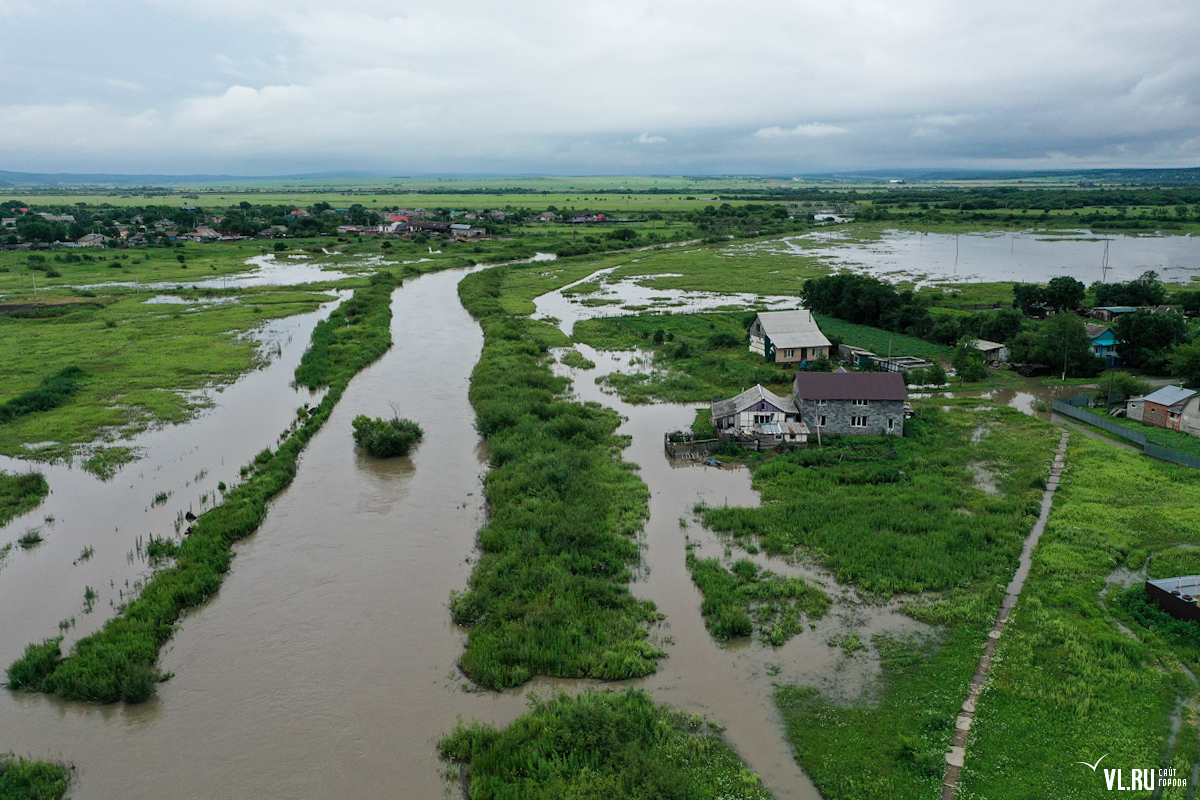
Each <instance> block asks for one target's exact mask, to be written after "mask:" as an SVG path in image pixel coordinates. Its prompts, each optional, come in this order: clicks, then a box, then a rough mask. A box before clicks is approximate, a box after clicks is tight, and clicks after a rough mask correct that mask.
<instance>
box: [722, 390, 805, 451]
mask: <svg viewBox="0 0 1200 800" xmlns="http://www.w3.org/2000/svg"><path fill="white" fill-rule="evenodd" d="M712 424H713V427H714V428H716V429H717V434H718V435H719V436H721V437H722V438H725V437H727V436H735V437H739V438H755V439H757V440H758V442H759V444H760V445H762V444H767V445H769V446H774V445H776V444H779V443H783V442H788V443H794V444H803V443H805V442H807V441H808V428H807V427H806V426H805V425H804V424H803V423H801V422H800V419H799V416H798V415H797V414H796V405H795V403H794V402H793V401H792V399H791V398H790V397H780V396H779V395H777V394H775V393H774V392H772V391H771V390H769V389H764V388H763V387H762V386H761V385H757V384H756V385H755V386H754V387H752V388H750V389H747V390H746V391H744V392H742V393H741V394H739V395H738V396H737V397H730V398H726V399H724V400H713V401H712Z"/></svg>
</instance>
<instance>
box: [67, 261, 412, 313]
mask: <svg viewBox="0 0 1200 800" xmlns="http://www.w3.org/2000/svg"><path fill="white" fill-rule="evenodd" d="M379 260H380V257H379V256H373V257H370V256H368V257H366V258H364V259H360V261H359V265H360V266H369V265H372V264H376V263H378V262H379ZM422 260H427V259H422ZM246 265H247V266H250V267H253V268H254V269H253V270H252V271H250V272H240V273H237V274H235V275H223V276H220V277H216V278H205V279H204V280H198V281H154V282H151V283H141V282H140V281H106V282H104V283H90V284H85V285H80V286H72V287H71V288H73V289H104V288H110V287H124V288H127V289H135V288H136V289H146V290H150V291H163V290H170V289H178V288H182V287H186V288H189V289H244V288H247V287H251V286H298V285H301V284H307V283H322V282H324V281H339V280H342V279H343V278H348V277H350V275H349V274H348V273H345V272H341V271H339V270H336V269H331V268H329V267H323V266H322V265H321V264H319V263H315V262H313V261H311V260H310V259H309V258H308V257H307V256H292V257H291V258H276V257H275V254H274V253H266V254H264V255H261V256H253V257H251V258H248V259H246ZM158 302H170V301H167V300H160V301H158Z"/></svg>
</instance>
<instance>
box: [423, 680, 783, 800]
mask: <svg viewBox="0 0 1200 800" xmlns="http://www.w3.org/2000/svg"><path fill="white" fill-rule="evenodd" d="M439 748H440V750H441V753H442V755H443V757H445V758H448V759H450V760H451V761H453V762H455V763H458V764H460V765H461V766H462V774H463V778H464V789H465V791H464V792H463V796H464V797H469V798H471V800H501V798H513V800H516V798H521V800H560V798H579V800H583V798H596V800H599V799H600V798H627V799H628V800H661V799H663V798H679V799H680V800H682V799H683V798H688V800H718V799H722V800H735V799H743V798H744V800H769V798H770V797H771V794H770V793H769V792H768V791H767V790H766V788H765V787H764V786H763V785H762V782H761V781H760V780H759V778H758V776H756V775H754V774H753V773H751V772H750V771H749V770H747V769H746V767H745V766H744V765H743V764H742V762H741V761H740V760H739V759H738V757H737V754H736V753H734V751H733V749H732V748H731V747H730V746H729V745H728V744H726V743H725V741H724V739H723V738H722V737H721V734H720V729H719V728H717V727H715V726H713V725H711V724H710V723H706V722H705V721H704V720H703V719H702V718H701V717H699V716H688V715H687V714H683V713H681V712H678V711H673V710H671V709H670V708H669V707H667V706H665V705H656V704H655V703H654V701H653V700H652V699H651V697H650V695H649V694H647V693H646V692H644V691H640V690H636V689H629V690H627V691H625V692H621V693H616V692H598V691H588V692H584V693H583V694H581V695H578V696H576V697H569V696H567V695H566V694H559V695H556V696H554V697H552V698H550V699H548V700H539V699H536V698H535V699H534V700H533V701H532V703H531V704H530V710H529V711H528V712H527V713H526V714H524V715H523V716H521V717H519V718H518V719H517V720H516V721H514V722H513V723H512V724H511V725H509V726H508V727H507V728H505V729H504V730H502V731H498V730H496V729H495V728H492V727H491V726H489V725H484V724H481V723H476V724H473V725H465V724H462V723H460V724H459V726H458V727H457V728H456V729H455V730H454V731H453V732H452V733H451V734H450V735H449V736H447V737H446V738H445V739H443V740H442V741H441V743H440V744H439Z"/></svg>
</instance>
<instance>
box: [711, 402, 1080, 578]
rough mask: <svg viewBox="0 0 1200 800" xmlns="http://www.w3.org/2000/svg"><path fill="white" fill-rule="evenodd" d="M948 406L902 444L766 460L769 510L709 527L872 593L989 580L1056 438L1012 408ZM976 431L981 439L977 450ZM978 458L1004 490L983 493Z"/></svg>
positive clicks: (871, 441) (932, 410) (730, 512)
mask: <svg viewBox="0 0 1200 800" xmlns="http://www.w3.org/2000/svg"><path fill="white" fill-rule="evenodd" d="M945 403H946V404H950V406H951V410H950V411H948V412H943V411H941V410H940V408H939V407H938V406H934V405H930V404H925V405H923V407H922V408H921V409H920V411H919V413H918V415H917V416H916V417H914V418H912V419H910V420H907V421H906V422H905V426H904V427H905V436H904V437H903V438H898V437H886V438H885V437H853V436H851V437H834V436H829V437H825V446H824V447H822V448H817V447H810V448H809V449H806V450H796V451H793V452H791V453H789V454H787V455H783V456H779V457H777V458H773V459H769V460H767V461H763V462H760V463H759V464H758V465H757V466H756V467H755V468H754V486H755V487H756V488H758V489H759V490H761V491H762V496H763V505H762V507H761V508H753V509H751V508H737V507H727V508H707V509H705V511H704V520H705V523H706V524H708V525H710V526H712V527H714V528H716V529H717V530H721V531H728V532H730V533H732V534H733V535H734V536H735V537H738V538H741V537H746V536H753V537H756V538H757V541H758V543H759V546H761V547H762V548H763V549H765V550H766V551H767V552H768V553H774V554H786V553H791V552H793V551H794V550H796V549H797V548H799V549H800V550H801V551H802V552H806V553H810V554H812V555H814V556H816V557H817V558H818V560H819V561H820V563H821V564H823V565H824V566H825V567H827V568H828V569H830V570H832V571H833V572H834V574H835V576H836V578H837V580H838V581H839V582H841V583H848V584H852V585H854V586H855V587H857V588H858V589H859V590H860V591H866V592H869V593H871V594H876V595H883V596H887V595H891V594H893V593H897V592H925V591H944V590H949V589H953V588H956V587H957V588H965V587H969V586H974V585H976V584H978V583H980V582H982V583H984V584H990V583H991V582H992V581H994V580H995V579H996V576H997V575H1002V574H1010V573H1011V572H1012V571H1013V570H1014V569H1015V568H1016V559H1017V555H1018V553H1019V551H1020V547H1021V542H1022V540H1023V539H1024V536H1025V534H1026V533H1027V532H1028V530H1029V527H1030V526H1031V525H1032V522H1033V519H1034V518H1035V517H1036V516H1037V504H1038V501H1039V499H1040V492H1041V489H1040V488H1039V487H1040V484H1039V481H1040V480H1042V479H1044V478H1045V476H1046V475H1047V474H1048V469H1049V466H1048V464H1049V458H1050V454H1051V452H1052V449H1053V447H1052V446H1053V444H1054V442H1055V441H1056V439H1057V437H1056V436H1055V435H1054V432H1053V430H1052V429H1051V428H1050V426H1049V425H1047V424H1046V423H1043V422H1041V421H1040V420H1037V419H1034V418H1032V417H1026V416H1024V415H1023V414H1021V413H1020V412H1018V411H1016V410H1014V409H1010V408H996V407H991V406H982V407H979V408H978V410H975V408H974V407H975V406H976V401H945ZM939 405H940V404H939ZM976 430H982V431H985V432H986V433H985V434H984V435H982V436H981V438H980V440H979V442H978V443H973V442H972V434H973V433H974V432H975V431H976ZM971 463H978V464H981V465H983V466H985V467H986V468H987V469H988V470H989V471H990V472H991V473H993V475H994V476H995V480H996V483H997V485H998V488H999V489H1000V492H999V493H998V494H996V495H989V494H987V493H985V492H984V491H981V490H980V489H978V488H976V486H975V482H974V477H973V473H972V471H971V469H970V468H969V466H968V465H969V464H971Z"/></svg>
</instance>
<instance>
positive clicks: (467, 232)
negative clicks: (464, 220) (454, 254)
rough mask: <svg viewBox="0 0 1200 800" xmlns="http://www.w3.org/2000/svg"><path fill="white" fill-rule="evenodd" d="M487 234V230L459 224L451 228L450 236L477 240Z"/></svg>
mask: <svg viewBox="0 0 1200 800" xmlns="http://www.w3.org/2000/svg"><path fill="white" fill-rule="evenodd" d="M486 232H487V229H486V228H474V227H471V226H470V225H462V224H459V223H454V224H453V225H451V226H450V235H451V236H454V237H455V238H459V239H477V238H479V237H480V236H482V235H483V234H484V233H486Z"/></svg>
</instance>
